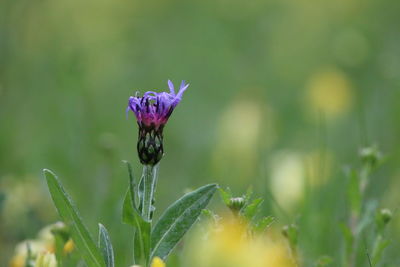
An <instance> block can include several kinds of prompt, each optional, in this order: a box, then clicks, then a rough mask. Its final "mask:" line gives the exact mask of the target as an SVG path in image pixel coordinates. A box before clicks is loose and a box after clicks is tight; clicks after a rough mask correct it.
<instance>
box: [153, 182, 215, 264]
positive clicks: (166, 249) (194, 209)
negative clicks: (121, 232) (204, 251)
mask: <svg viewBox="0 0 400 267" xmlns="http://www.w3.org/2000/svg"><path fill="white" fill-rule="evenodd" d="M216 189H217V185H216V184H209V185H206V186H203V187H200V188H199V189H197V190H196V191H193V192H191V193H188V194H186V195H184V196H183V197H182V198H180V199H178V200H177V201H176V202H175V203H173V204H172V205H171V206H170V207H169V208H168V209H167V210H166V211H165V212H164V214H163V215H162V216H161V218H160V220H159V221H158V222H157V224H156V225H155V227H154V229H153V231H152V233H151V245H152V252H151V257H150V258H153V257H155V256H158V257H160V258H161V259H163V260H164V259H165V258H166V257H167V256H168V254H169V253H170V252H171V250H172V249H173V248H174V247H175V246H176V244H177V243H178V242H179V241H180V240H181V238H182V237H183V235H184V234H185V233H186V232H187V231H188V230H189V228H190V227H191V226H192V225H193V223H194V222H195V221H196V219H197V218H198V217H199V215H200V213H201V211H202V210H203V209H204V208H205V207H206V206H207V204H208V202H209V201H210V199H211V198H212V196H213V195H214V193H215V190H216Z"/></svg>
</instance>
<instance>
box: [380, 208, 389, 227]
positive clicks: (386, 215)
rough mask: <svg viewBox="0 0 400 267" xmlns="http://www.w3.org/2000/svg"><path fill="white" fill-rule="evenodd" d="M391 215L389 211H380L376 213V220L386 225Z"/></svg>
mask: <svg viewBox="0 0 400 267" xmlns="http://www.w3.org/2000/svg"><path fill="white" fill-rule="evenodd" d="M392 217H393V214H392V212H391V211H390V210H389V209H381V210H380V211H379V213H378V218H377V219H378V220H379V221H380V222H381V223H382V224H383V225H386V224H388V223H389V222H390V220H391V219H392Z"/></svg>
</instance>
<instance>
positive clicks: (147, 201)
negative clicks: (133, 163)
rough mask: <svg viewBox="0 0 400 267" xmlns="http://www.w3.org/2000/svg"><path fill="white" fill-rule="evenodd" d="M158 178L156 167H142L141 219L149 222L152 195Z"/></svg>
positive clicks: (151, 213) (152, 204)
mask: <svg viewBox="0 0 400 267" xmlns="http://www.w3.org/2000/svg"><path fill="white" fill-rule="evenodd" d="M157 177H158V165H154V166H152V165H144V166H143V173H142V181H143V198H142V203H141V204H142V217H143V218H144V219H145V220H147V221H151V219H152V217H153V212H154V209H155V208H154V193H155V191H156V185H157Z"/></svg>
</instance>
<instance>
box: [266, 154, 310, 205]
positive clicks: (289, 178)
mask: <svg viewBox="0 0 400 267" xmlns="http://www.w3.org/2000/svg"><path fill="white" fill-rule="evenodd" d="M269 169H270V188H271V191H272V194H273V195H274V197H275V198H276V200H277V201H278V203H279V204H280V205H282V206H283V207H284V208H285V209H290V208H292V207H294V206H295V204H296V203H298V202H299V201H300V200H301V199H302V197H303V194H304V186H305V167H304V161H303V158H302V155H301V154H300V153H297V152H294V151H281V152H278V153H276V155H274V156H273V157H272V159H271V161H270V164H269Z"/></svg>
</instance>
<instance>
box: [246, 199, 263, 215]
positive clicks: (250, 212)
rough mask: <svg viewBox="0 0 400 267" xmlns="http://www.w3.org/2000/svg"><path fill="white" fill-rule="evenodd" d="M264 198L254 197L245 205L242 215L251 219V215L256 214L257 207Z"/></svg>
mask: <svg viewBox="0 0 400 267" xmlns="http://www.w3.org/2000/svg"><path fill="white" fill-rule="evenodd" d="M263 201H264V200H263V199H262V198H256V199H254V200H253V201H252V202H251V203H250V204H249V205H248V206H246V207H245V208H244V210H243V216H244V217H245V218H246V219H247V220H249V221H251V220H252V219H253V217H254V216H255V215H256V213H257V210H258V208H259V207H260V205H261V203H262V202H263Z"/></svg>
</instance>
